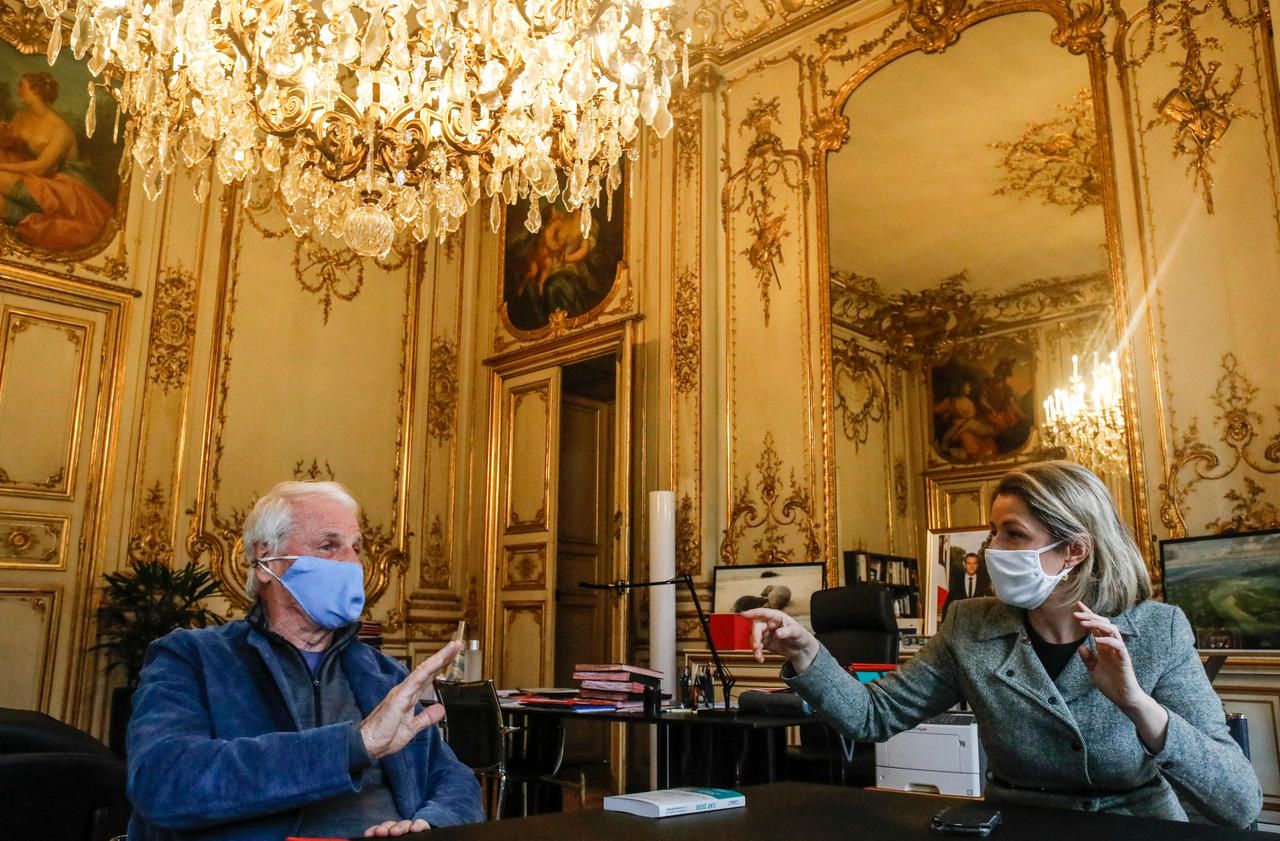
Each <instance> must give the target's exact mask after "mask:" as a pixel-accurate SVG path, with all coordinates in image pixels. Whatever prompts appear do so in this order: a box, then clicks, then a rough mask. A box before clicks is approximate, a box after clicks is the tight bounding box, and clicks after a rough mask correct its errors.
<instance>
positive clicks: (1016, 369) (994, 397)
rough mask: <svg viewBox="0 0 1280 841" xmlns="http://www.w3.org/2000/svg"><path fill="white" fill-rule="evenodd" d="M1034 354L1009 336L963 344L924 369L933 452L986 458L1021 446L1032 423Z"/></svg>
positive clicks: (951, 458)
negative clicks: (950, 354) (952, 352)
mask: <svg viewBox="0 0 1280 841" xmlns="http://www.w3.org/2000/svg"><path fill="white" fill-rule="evenodd" d="M1035 404H1036V390H1035V355H1034V352H1033V350H1032V348H1031V347H1030V346H1029V345H1027V344H1023V343H1020V342H1017V341H1014V340H1010V339H996V340H986V341H980V342H973V343H971V344H968V345H965V346H964V347H963V348H962V349H960V350H957V351H956V352H955V353H954V354H952V356H951V358H949V359H947V360H946V361H945V362H943V363H942V364H940V365H935V366H934V367H933V368H932V369H931V370H930V372H929V405H930V406H932V409H933V449H934V453H935V455H937V456H938V457H940V458H941V459H942V460H944V461H947V462H952V463H966V464H967V463H972V462H983V461H991V460H993V459H999V458H1003V457H1006V456H1010V455H1013V454H1014V453H1016V452H1018V451H1019V450H1021V449H1022V448H1023V447H1024V446H1026V444H1027V441H1028V439H1029V438H1030V437H1031V429H1032V427H1033V425H1034V423H1035Z"/></svg>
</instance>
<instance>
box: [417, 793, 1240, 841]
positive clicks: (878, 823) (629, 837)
mask: <svg viewBox="0 0 1280 841" xmlns="http://www.w3.org/2000/svg"><path fill="white" fill-rule="evenodd" d="M743 792H744V793H745V794H746V795H747V805H746V806H745V807H744V808H741V809H727V810H725V811H723V812H708V813H706V814H702V815H681V816H679V817H674V818H663V819H662V820H655V819H652V818H640V817H636V816H634V815H628V814H624V813H621V812H605V811H603V810H601V809H590V810H587V811H583V812H573V813H568V814H560V815H539V816H536V817H531V818H520V819H516V820H505V821H496V822H490V823H485V824H473V825H471V826H459V827H446V828H443V829H433V830H430V831H429V832H421V833H414V834H411V835H405V836H402V837H403V838H406V839H411V841H516V840H517V839H518V841H564V839H567V838H572V839H578V838H581V839H596V838H606V839H609V841H654V839H660V841H707V839H709V838H714V839H730V838H732V839H734V841H776V839H803V841H850V839H859V841H940V840H941V839H945V838H947V837H948V836H943V835H939V834H937V833H935V832H933V831H931V830H930V829H929V819H930V818H931V817H932V816H933V815H934V814H935V813H937V812H938V811H939V810H941V809H943V808H944V807H946V806H950V805H962V804H966V803H971V802H972V801H968V800H961V799H957V798H948V797H918V796H916V795H912V794H895V793H888V792H878V791H863V790H861V789H854V788H842V787H839V786H824V785H814V784H810V783H773V784H771V785H765V786H750V787H747V788H745V789H743ZM1000 811H1001V812H1002V813H1003V815H1004V823H1003V824H1002V825H1001V826H1000V827H999V828H997V829H996V831H995V832H994V833H992V835H991V839H992V841H1021V839H1027V838H1034V839H1036V841H1081V839H1089V841H1257V839H1258V838H1260V837H1261V836H1259V835H1258V834H1257V833H1253V832H1246V831H1245V830H1239V829H1226V828H1223V827H1211V826H1204V825H1201V824H1188V823H1178V822H1174V821H1163V820H1156V819H1154V818H1133V817H1127V816H1122V815H1103V814H1097V813H1090V812H1072V811H1066V810H1056V809H1035V808H1031V807H1026V806H1001V807H1000ZM950 838H952V839H955V841H960V839H962V838H964V836H956V835H953V836H950Z"/></svg>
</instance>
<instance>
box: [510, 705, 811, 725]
mask: <svg viewBox="0 0 1280 841" xmlns="http://www.w3.org/2000/svg"><path fill="white" fill-rule="evenodd" d="M502 711H503V712H505V713H507V714H508V715H511V714H515V715H531V716H558V717H562V718H563V717H572V718H575V719H592V718H596V719H600V720H601V721H624V722H630V723H632V724H663V725H666V726H668V727H736V728H746V729H748V730H767V729H770V728H773V727H797V726H799V725H801V724H809V723H811V722H814V721H817V720H818V719H817V718H813V717H804V716H778V715H749V714H743V713H739V712H738V711H737V710H701V711H699V712H696V713H693V712H665V713H663V714H662V715H660V716H647V715H645V714H644V711H643V710H596V711H593V712H588V711H585V710H574V709H572V708H566V707H523V706H520V705H519V704H515V703H510V702H507V701H503V703H502Z"/></svg>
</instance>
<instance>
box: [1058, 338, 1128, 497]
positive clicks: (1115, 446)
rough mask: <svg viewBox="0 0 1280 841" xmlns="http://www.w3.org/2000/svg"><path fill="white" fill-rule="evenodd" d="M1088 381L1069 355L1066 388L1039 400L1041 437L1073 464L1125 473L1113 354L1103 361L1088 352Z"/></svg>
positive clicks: (1117, 373)
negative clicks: (1041, 406) (1090, 360)
mask: <svg viewBox="0 0 1280 841" xmlns="http://www.w3.org/2000/svg"><path fill="white" fill-rule="evenodd" d="M1090 377H1091V380H1092V381H1091V383H1090V384H1088V385H1086V383H1085V380H1084V378H1083V377H1081V376H1080V357H1079V356H1076V355H1074V354H1073V355H1072V357H1071V378H1070V379H1069V380H1068V381H1067V387H1066V388H1065V389H1064V388H1056V389H1054V391H1053V394H1051V395H1050V396H1048V397H1046V398H1045V401H1044V421H1045V422H1044V436H1045V440H1046V443H1048V444H1049V446H1051V447H1060V448H1062V449H1063V450H1065V451H1066V453H1067V456H1068V457H1070V458H1071V459H1072V460H1073V461H1075V462H1076V463H1078V464H1080V465H1083V466H1084V467H1087V468H1089V469H1090V470H1092V471H1093V472H1094V473H1099V474H1102V473H1109V472H1113V471H1119V472H1121V473H1124V472H1127V467H1126V465H1127V463H1128V450H1127V448H1126V445H1125V422H1124V410H1123V406H1122V402H1121V400H1122V398H1121V387H1120V366H1119V365H1118V364H1117V362H1116V355H1115V354H1114V353H1112V354H1111V355H1110V357H1109V359H1108V360H1107V361H1106V362H1100V361H1099V360H1098V355H1097V354H1094V357H1093V370H1092V371H1091V372H1090Z"/></svg>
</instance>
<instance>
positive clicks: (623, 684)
mask: <svg viewBox="0 0 1280 841" xmlns="http://www.w3.org/2000/svg"><path fill="white" fill-rule="evenodd" d="M647 686H648V684H644V683H640V682H639V681H631V682H627V681H619V680H584V681H583V682H582V688H583V689H603V690H604V691H606V692H644V690H645V688H646V687H647Z"/></svg>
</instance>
